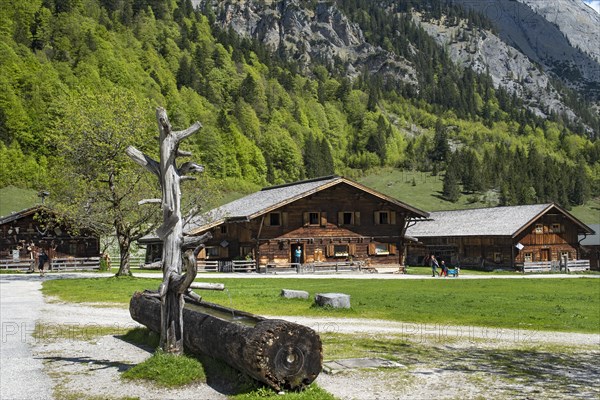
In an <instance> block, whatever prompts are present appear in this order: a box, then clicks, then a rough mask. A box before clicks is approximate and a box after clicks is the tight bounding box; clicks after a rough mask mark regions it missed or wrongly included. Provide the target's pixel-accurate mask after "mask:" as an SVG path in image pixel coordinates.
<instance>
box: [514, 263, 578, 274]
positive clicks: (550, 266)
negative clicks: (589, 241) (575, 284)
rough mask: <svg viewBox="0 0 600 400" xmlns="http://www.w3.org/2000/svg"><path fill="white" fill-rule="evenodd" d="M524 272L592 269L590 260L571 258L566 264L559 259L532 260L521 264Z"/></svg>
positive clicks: (568, 271)
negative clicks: (562, 263)
mask: <svg viewBox="0 0 600 400" xmlns="http://www.w3.org/2000/svg"><path fill="white" fill-rule="evenodd" d="M519 266H520V267H521V268H522V270H523V273H524V274H527V273H534V274H535V273H544V272H558V273H560V272H567V273H571V272H583V271H587V270H589V269H590V260H569V261H567V264H566V266H565V265H561V264H560V262H559V261H531V262H524V263H523V264H521V265H519Z"/></svg>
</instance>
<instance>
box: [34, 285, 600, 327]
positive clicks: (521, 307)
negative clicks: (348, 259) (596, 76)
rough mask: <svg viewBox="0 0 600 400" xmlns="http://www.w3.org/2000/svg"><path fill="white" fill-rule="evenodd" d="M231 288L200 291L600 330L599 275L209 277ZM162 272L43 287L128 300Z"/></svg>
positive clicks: (275, 305) (277, 310)
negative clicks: (336, 298) (299, 294)
mask: <svg viewBox="0 0 600 400" xmlns="http://www.w3.org/2000/svg"><path fill="white" fill-rule="evenodd" d="M198 280H201V281H203V282H220V283H223V284H225V287H226V288H227V289H226V291H223V292H219V291H197V292H198V293H199V294H201V295H202V296H203V298H204V299H205V300H206V301H210V302H214V303H218V304H222V305H224V306H227V307H232V308H236V309H240V310H243V311H247V312H251V313H254V314H259V315H267V316H295V315H302V316H312V317H316V318H318V317H341V318H344V317H351V318H376V319H385V320H392V321H403V322H410V323H427V324H447V325H465V326H487V327H494V328H514V329H527V330H545V331H563V332H586V333H599V332H600V312H599V311H598V310H600V280H599V279H597V278H578V279H559V278H553V279H469V280H467V279H462V280H461V279H460V278H444V279H442V278H438V279H422V280H421V279H417V280H414V279H411V280H379V279H326V278H324V279H302V278H289V279H288V278H277V279H273V278H271V279H269V278H254V279H243V278H241V279H240V278H237V279H236V278H226V279H225V278H224V279H214V278H209V277H204V276H203V277H202V278H201V279H198ZM158 285H159V280H157V279H145V278H97V279H93V278H92V279H75V280H72V279H69V280H53V281H46V282H44V285H43V292H44V294H45V295H48V296H55V297H58V298H59V299H60V300H62V301H67V302H100V303H116V304H120V305H123V306H126V305H127V303H128V302H129V299H130V298H131V295H132V294H133V293H134V292H135V291H141V290H144V289H156V288H158ZM281 289H298V290H306V291H308V292H309V293H310V298H309V299H308V300H299V299H284V298H281V297H280V292H281ZM326 292H341V293H346V294H349V295H350V296H351V304H352V308H351V309H347V310H346V309H327V308H325V309H324V308H320V307H315V306H314V305H313V299H314V295H315V293H326Z"/></svg>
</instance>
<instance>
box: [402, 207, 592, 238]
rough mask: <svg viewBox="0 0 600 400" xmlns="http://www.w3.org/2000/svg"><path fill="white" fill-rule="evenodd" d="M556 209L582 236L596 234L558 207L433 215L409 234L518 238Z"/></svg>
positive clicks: (508, 208)
mask: <svg viewBox="0 0 600 400" xmlns="http://www.w3.org/2000/svg"><path fill="white" fill-rule="evenodd" d="M551 210H556V211H558V212H560V213H562V214H564V215H565V216H566V217H567V218H569V219H570V220H571V221H573V223H574V224H575V225H577V226H578V229H579V231H580V232H582V233H591V232H593V231H592V230H591V229H590V228H589V227H588V226H586V225H585V224H584V223H582V222H581V221H579V220H578V219H577V218H575V217H573V216H572V215H571V214H570V213H568V212H567V211H565V210H563V209H562V208H560V207H559V206H557V205H556V204H533V205H525V206H512V207H494V208H478V209H470V210H455V211H436V212H432V213H431V214H430V216H429V219H428V220H427V221H419V222H417V223H416V224H415V225H414V226H411V227H410V228H408V229H407V231H406V234H407V235H408V236H413V237H416V238H424V237H452V236H510V237H515V236H517V235H518V234H519V233H521V232H522V231H523V230H524V229H525V228H527V227H528V226H530V225H531V224H532V223H534V222H535V221H536V220H537V219H538V218H539V217H541V216H542V215H543V214H546V213H548V212H550V211H551Z"/></svg>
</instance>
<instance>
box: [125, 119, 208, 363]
mask: <svg viewBox="0 0 600 400" xmlns="http://www.w3.org/2000/svg"><path fill="white" fill-rule="evenodd" d="M156 119H157V121H158V130H159V145H160V160H159V161H158V162H157V161H155V160H153V159H152V158H151V157H149V156H148V155H146V154H144V153H143V152H141V151H139V150H137V149H136V148H134V147H132V146H130V147H129V148H128V149H127V151H126V152H127V155H129V157H130V158H131V159H132V160H133V161H135V162H136V163H138V164H139V165H141V166H142V167H144V168H146V169H147V170H148V171H150V172H152V173H154V174H155V175H156V176H157V177H158V178H159V181H160V186H161V190H162V198H161V199H160V201H157V200H158V199H151V200H143V201H142V203H155V202H158V203H160V204H161V208H162V211H163V223H162V225H161V226H160V227H159V228H158V230H157V234H158V237H159V238H160V239H161V240H162V241H163V254H162V271H163V281H162V283H161V284H160V287H159V290H158V292H159V295H160V299H161V338H160V346H161V348H162V349H163V350H164V351H167V352H171V353H177V354H181V353H183V307H184V304H185V300H184V297H183V296H184V294H186V293H188V292H189V290H188V289H189V286H190V284H191V283H192V282H193V281H194V279H195V278H196V273H197V269H196V261H195V260H196V257H197V255H198V252H199V251H200V250H201V249H202V248H203V247H204V244H203V243H204V242H206V241H207V240H208V239H210V234H208V235H204V236H202V237H198V238H194V240H189V239H188V240H184V237H183V218H182V212H181V190H180V182H181V181H182V180H185V179H194V178H193V177H190V176H187V175H186V174H188V173H195V172H202V171H203V170H204V168H203V167H202V166H200V165H198V164H195V163H193V162H185V163H183V164H182V165H181V166H180V167H179V168H178V167H177V163H176V159H177V157H189V156H191V155H192V153H190V152H185V151H180V150H179V145H180V143H181V141H182V140H184V139H186V138H187V137H189V136H191V135H193V134H194V133H196V132H197V131H198V130H199V129H200V128H202V124H200V122H195V123H194V124H193V125H192V126H190V127H189V128H187V129H185V130H183V131H177V132H173V131H172V130H171V123H170V122H169V118H168V116H167V112H166V110H165V109H163V108H158V109H157V110H156ZM192 243H193V245H194V246H195V249H194V250H188V251H187V252H186V254H185V257H184V256H183V254H182V251H183V248H184V247H188V246H190V245H191V244H192ZM182 266H185V269H186V271H185V274H182Z"/></svg>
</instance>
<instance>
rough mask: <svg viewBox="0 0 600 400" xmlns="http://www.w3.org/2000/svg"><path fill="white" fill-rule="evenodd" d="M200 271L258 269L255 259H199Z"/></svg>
mask: <svg viewBox="0 0 600 400" xmlns="http://www.w3.org/2000/svg"><path fill="white" fill-rule="evenodd" d="M197 265H198V272H252V271H256V262H255V261H254V260H199V261H198V263H197Z"/></svg>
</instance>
